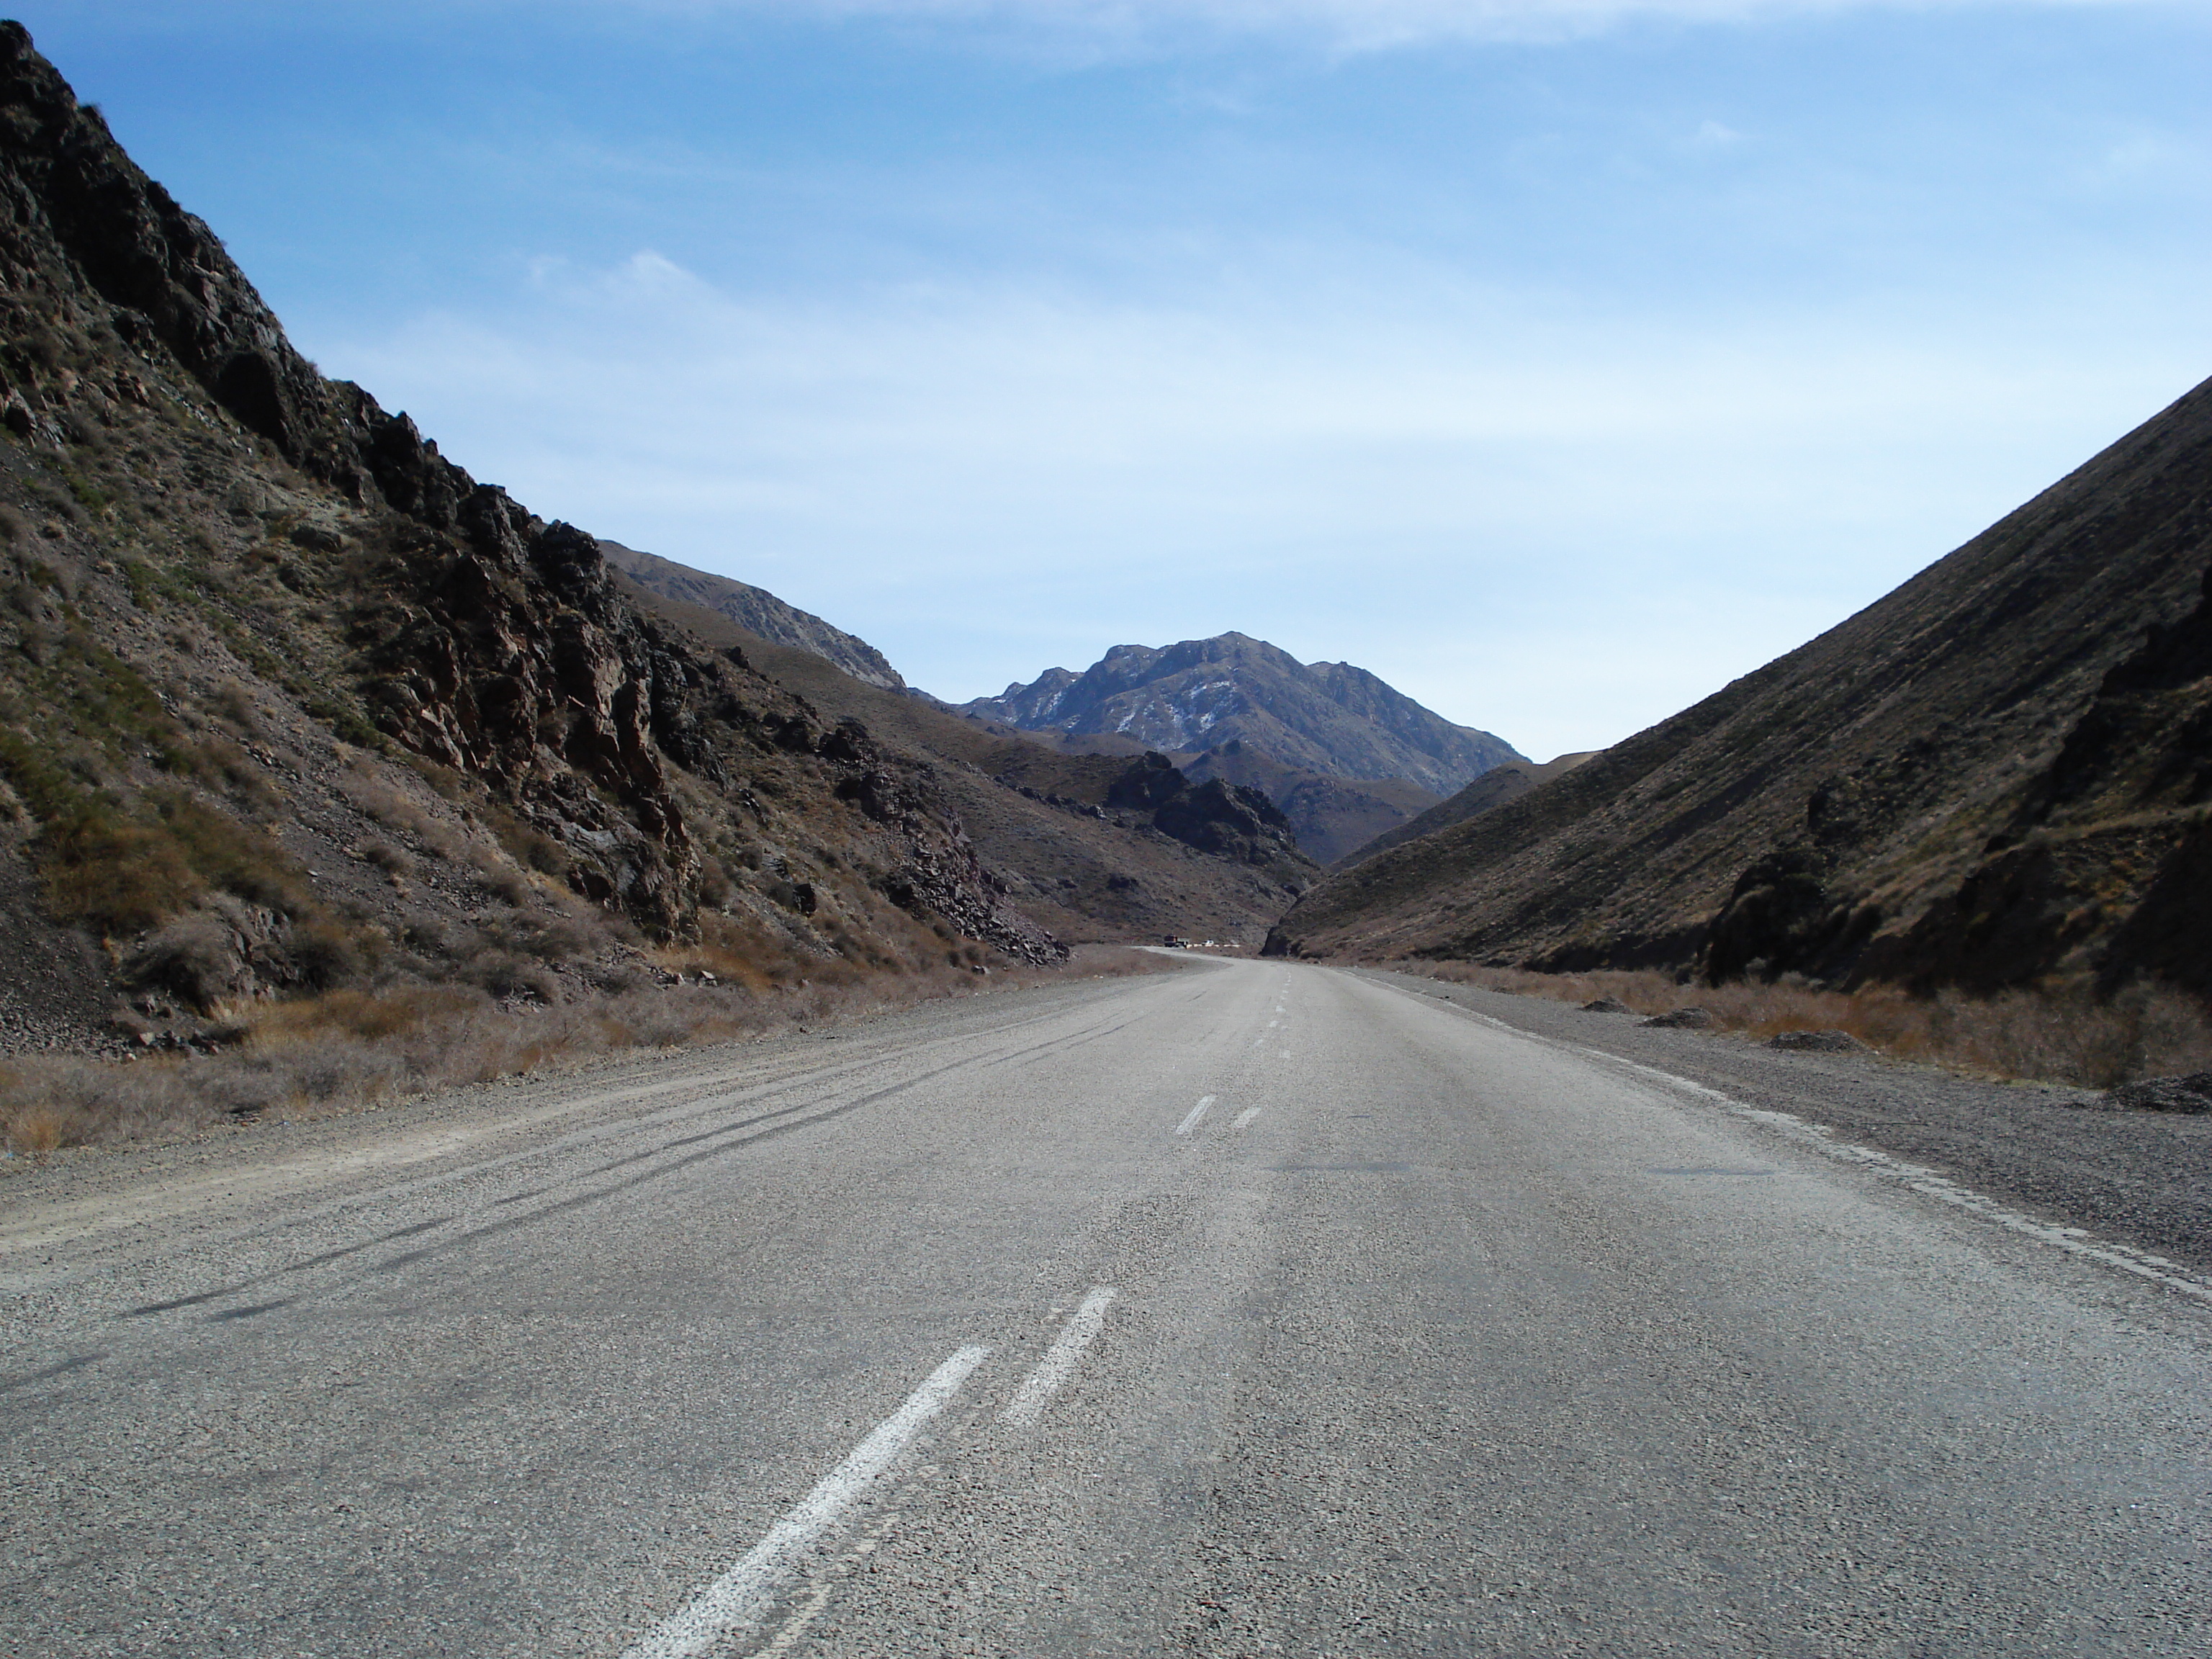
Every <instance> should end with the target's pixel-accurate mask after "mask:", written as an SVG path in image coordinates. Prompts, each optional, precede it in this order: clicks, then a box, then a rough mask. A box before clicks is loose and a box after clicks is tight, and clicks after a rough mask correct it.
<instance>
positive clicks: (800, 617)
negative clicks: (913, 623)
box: [599, 537, 907, 691]
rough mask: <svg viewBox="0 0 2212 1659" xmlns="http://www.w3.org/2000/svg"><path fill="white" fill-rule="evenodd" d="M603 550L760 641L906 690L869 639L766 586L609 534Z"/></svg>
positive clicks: (652, 584) (653, 587)
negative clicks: (667, 556)
mask: <svg viewBox="0 0 2212 1659" xmlns="http://www.w3.org/2000/svg"><path fill="white" fill-rule="evenodd" d="M599 551H600V552H601V553H603V554H605V556H606V561H607V562H608V563H609V564H611V565H612V566H613V567H614V568H616V569H617V570H619V571H621V572H622V574H623V575H625V576H627V577H629V579H630V580H632V581H634V582H635V583H636V584H637V585H638V586H640V587H642V588H644V589H646V590H647V592H653V593H659V594H661V595H664V596H665V597H666V598H668V599H682V600H684V602H685V603H686V604H689V605H698V606H700V607H701V608H702V609H704V610H708V611H717V612H719V613H720V615H722V616H725V617H728V618H729V619H730V620H731V621H732V622H733V623H737V625H738V627H740V628H742V629H744V630H745V631H746V632H747V633H748V634H750V635H753V636H754V637H755V638H757V639H762V640H767V641H772V642H773V643H775V644H777V645H788V646H793V647H796V648H798V649H799V650H801V651H811V652H812V653H814V654H815V655H816V656H817V657H820V658H822V659H823V660H824V661H825V662H830V663H834V664H836V665H837V666H838V667H839V668H841V669H842V670H843V671H845V672H846V673H848V674H850V675H851V676H852V677H853V678H854V679H856V680H860V681H861V682H862V683H863V684H868V685H878V686H882V687H883V688H884V690H890V691H903V690H906V689H907V686H906V682H905V681H904V680H903V679H902V678H900V677H899V672H898V670H896V668H893V667H892V666H891V665H890V663H889V662H888V661H886V660H885V659H884V653H882V652H880V651H878V650H877V649H876V647H873V646H872V645H870V644H869V643H868V642H867V641H866V640H864V639H860V638H859V637H857V636H856V635H851V634H848V633H847V632H846V631H845V630H844V629H842V628H838V627H835V626H833V625H832V624H830V623H826V622H824V621H823V620H822V618H821V617H817V616H815V615H814V614H813V613H811V611H801V610H800V609H799V607H798V606H797V605H787V604H786V603H784V601H783V600H781V599H778V598H776V596H775V594H773V593H771V592H769V591H768V590H767V589H766V588H764V587H755V586H752V585H751V584H750V583H748V582H741V581H738V580H733V579H732V578H731V577H728V576H717V575H714V574H710V573H709V572H707V571H704V570H694V569H692V568H690V566H689V565H682V564H678V563H677V562H675V561H674V560H672V559H663V558H659V557H656V556H654V555H653V554H651V553H641V552H639V551H638V550H636V549H635V548H634V547H624V546H623V544H621V543H620V542H611V541H608V540H607V539H606V538H604V537H602V538H600V539H599Z"/></svg>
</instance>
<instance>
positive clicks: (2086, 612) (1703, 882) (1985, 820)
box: [1276, 382, 2212, 993]
mask: <svg viewBox="0 0 2212 1659" xmlns="http://www.w3.org/2000/svg"><path fill="white" fill-rule="evenodd" d="M2208 580H2212V382H2207V383H2206V384H2205V385H2204V386H2199V387H2197V389H2196V390H2195V391H2193V392H2190V393H2189V394H2187V395H2186V396H2185V397H2184V398H2181V399H2180V400H2179V402H2177V403H2176V404H2173V405H2172V407H2171V408H2169V409H2167V410H2165V411H2164V412H2162V413H2161V414H2160V415H2158V416H2155V417H2154V418H2153V419H2152V420H2150V421H2148V422H2146V423H2145V424H2144V425H2143V426H2142V427H2140V428H2137V429H2136V431H2134V432H2132V433H2130V435H2127V436H2126V437H2125V438H2123V439H2122V440H2121V441H2119V442H2118V443H2116V444H2114V445H2113V446H2112V447H2111V448H2109V449H2107V450H2106V451H2105V452H2104V453H2102V454H2100V455H2099V456H2097V457H2096V458H2095V459H2093V460H2092V461H2090V462H2089V463H2088V464H2087V465H2084V466H2082V467H2081V468H2080V469H2079V470H2078V471H2075V472H2074V473H2073V474H2071V475H2070V476H2069V477H2066V478H2065V479H2063V480H2062V481H2060V482H2059V483H2057V484H2054V485H2053V486H2052V487H2051V489H2047V490H2045V492H2044V493H2043V494H2041V495H2039V496H2037V497H2036V498H2035V499H2034V500H2033V501H2030V502H2028V503H2027V505H2026V506H2024V507H2021V508H2020V509H2019V510H2017V511H2016V512H2015V513H2011V514H2010V515H2009V516H2008V517H2007V518H2005V519H2004V520H2002V521H2001V522H2000V523H1998V524H1996V525H1995V526H1992V527H1991V528H1990V529H1989V530H1987V531H1985V532H1983V533H1982V534H1981V535H1979V536H1978V537H1976V538H1974V539H1973V540H1972V541H1971V542H1969V543H1967V544H1966V545H1965V546H1964V547H1962V548H1960V549H1959V550H1957V551H1956V552H1954V553H1953V554H1951V555H1950V556H1948V557H1947V558H1944V559H1942V560H1941V561H1939V562H1936V564H1934V565H1932V566H1930V567H1929V568H1928V569H1926V570H1924V571H1923V572H1922V573H1921V574H1919V575H1917V576H1916V577H1914V578H1913V579H1912V580H1911V581H1909V582H1906V583H1905V585H1904V586H1901V587H1899V589H1898V590H1897V591H1896V592H1893V593H1891V594H1890V595H1888V596H1887V598H1885V599H1881V600H1880V601H1879V602H1877V603H1876V604H1875V605H1870V606H1869V607H1868V608H1867V609H1866V610H1865V611H1861V612H1860V613H1859V614H1858V615H1857V616H1855V617H1851V618H1850V619H1849V620H1848V621H1846V622H1844V623H1842V624H1841V625H1839V626H1838V627H1837V628H1835V629H1832V630H1830V631H1829V632H1828V633H1826V634H1824V635H1821V636H1820V638H1819V639H1817V640H1814V641H1812V642H1811V643H1809V644H1808V645H1806V646H1803V647H1801V648H1799V649H1798V650H1796V651H1794V652H1792V653H1790V654H1789V655H1788V656H1786V657H1784V658H1782V659H1779V660H1778V661H1776V662H1773V663H1771V664H1769V665H1767V666H1766V667H1765V668H1762V669H1760V670H1759V671H1757V672H1756V673H1753V674H1750V675H1747V676H1746V677H1745V678H1742V679H1741V680H1738V681H1736V682H1735V684H1731V685H1729V687H1727V688H1726V689H1725V690H1722V691H1721V692H1719V693H1717V695H1715V696H1711V697H1709V698H1707V699H1706V700H1705V702H1701V703H1699V704H1698V705H1697V706H1696V707H1695V708H1691V709H1688V710H1686V711H1685V712H1684V713H1682V714H1678V715H1676V716H1674V718H1673V719H1671V720H1667V721H1664V722H1662V724H1661V725H1658V726H1654V727H1652V728H1651V729H1650V730H1649V731H1647V732H1642V733H1639V734H1638V736H1636V737H1634V738H1630V739H1628V740H1627V741H1626V742H1625V743H1621V744H1617V745H1615V746H1614V747H1613V748H1611V749H1608V750H1606V751H1604V752H1603V753H1602V754H1600V755H1598V756H1596V757H1594V758H1593V759H1591V760H1589V762H1587V763H1584V764H1583V765H1582V766H1580V767H1577V769H1574V770H1573V771H1571V772H1569V773H1568V774H1566V775H1565V776H1563V777H1559V778H1557V779H1555V780H1553V781H1551V782H1549V783H1547V784H1545V785H1543V786H1541V787H1539V788H1536V789H1534V790H1533V791H1531V792H1529V793H1527V794H1525V795H1522V797H1521V798H1520V799H1517V800H1514V801H1510V802H1508V803H1506V804H1505V805H1501V806H1498V807H1497V808H1495V809H1494V810H1492V811H1487V812H1485V813H1482V814H1481V815H1480V816H1479V817H1473V818H1470V819H1468V820H1467V821H1466V822H1464V823H1459V824H1456V825H1453V826H1450V827H1448V828H1446V829H1442V830H1441V831H1439V832H1437V833H1436V834H1432V835H1429V836H1424V837H1422V838H1421V839H1419V840H1418V841H1413V842H1407V843H1406V844H1404V845H1401V846H1399V847H1395V848H1390V849H1389V850H1388V851H1385V852H1383V853H1381V854H1378V855H1376V856H1375V857H1373V858H1370V859H1368V860H1364V861H1363V862H1361V863H1359V864H1358V865H1356V866H1353V867H1352V868H1351V869H1349V870H1346V871H1345V872H1341V873H1340V874H1337V875H1335V876H1333V877H1332V878H1330V879H1329V880H1328V881H1327V882H1325V883H1323V884H1322V885H1321V886H1319V887H1318V888H1316V889H1315V890H1313V891H1311V892H1310V893H1309V894H1307V895H1306V896H1304V898H1303V899H1301V901H1300V902H1299V903H1298V904H1297V906H1296V907H1294V908H1292V910H1291V912H1290V913H1289V914H1288V915H1286V916H1285V918H1284V921H1283V922H1282V924H1281V927H1280V931H1279V935H1278V939H1277V941H1276V943H1277V948H1279V949H1285V950H1289V951H1298V952H1301V953H1307V954H1325V953H1328V952H1331V951H1364V952H1377V953H1382V954H1386V955H1419V956H1449V957H1462V958H1471V959H1475V960H1480V961H1493V962H1501V963H1507V962H1510V963H1529V964H1534V965H1537V966H1542V967H1551V968H1585V967H1598V966H1640V965H1657V966H1662V967H1668V968H1674V969H1680V970H1683V971H1695V972H1699V973H1702V974H1704V975H1707V976H1709V977H1711V978H1712V979H1714V980H1717V981H1718V980H1726V979H1730V978H1735V977H1743V976H1750V977H1761V976H1769V975H1780V974H1783V973H1785V972H1795V973H1800V974H1803V975H1809V976H1813V977H1815V978H1818V979H1820V980H1824V981H1830V982H1833V983H1839V984H1846V985H1849V984H1855V983H1859V982H1863V981H1870V980H1879V981H1893V982H1900V983H1904V984H1906V985H1909V986H1914V987H1931V986H1937V985H1959V986H1963V987H1968V988H1972V989H1977V990H1991V989H1996V988H1998V987H2008V986H2019V985H2024V984H2028V983H2031V982H2035V981H2049V980H2054V979H2055V980H2058V981H2075V982H2088V983H2092V984H2093V985H2095V986H2097V987H2100V988H2102V989H2105V990H2111V989H2113V988H2116V987H2118V986H2121V985H2123V984H2124V983H2126V982H2127V981H2130V979H2132V978H2134V977H2136V976H2137V975H2158V976H2160V977H2163V978H2165V979H2167V980H2170V981H2174V982H2176V983H2179V984H2181V985H2183V986H2185V987H2191V988H2192V989H2194V990H2196V991H2197V992H2199V993H2212V952H2208V951H2206V950H2205V949H2204V945H2203V941H2204V940H2205V939H2208V938H2212V876H2208V872H2212V829H2208V819H2212V590H2208Z"/></svg>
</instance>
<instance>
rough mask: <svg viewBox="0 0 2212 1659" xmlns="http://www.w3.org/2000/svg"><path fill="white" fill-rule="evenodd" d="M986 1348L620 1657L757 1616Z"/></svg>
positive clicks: (964, 1356)
mask: <svg viewBox="0 0 2212 1659" xmlns="http://www.w3.org/2000/svg"><path fill="white" fill-rule="evenodd" d="M1094 1294H1095V1292H1094ZM1107 1294H1108V1295H1109V1296H1111V1295H1112V1294H1113V1292H1112V1291H1108V1292H1107ZM1085 1305H1086V1306H1088V1305H1089V1304H1085ZM1071 1323H1073V1322H1071ZM1062 1340H1066V1339H1065V1338H1063V1339H1062ZM990 1352H991V1351H990V1350H989V1349H988V1348H985V1347H966V1348H963V1349H961V1350H960V1351H959V1352H957V1353H956V1354H954V1355H953V1356H952V1358H950V1359H948V1360H946V1361H945V1363H944V1364H942V1365H939V1367H938V1368H937V1369H936V1370H934V1371H932V1372H931V1373H930V1375H929V1380H928V1381H927V1382H926V1383H923V1384H922V1385H921V1387H920V1388H918V1389H915V1391H914V1392H913V1393H912V1394H910V1395H908V1396H907V1399H906V1403H905V1404H904V1405H903V1406H901V1407H899V1408H898V1409H897V1410H896V1411H895V1412H893V1413H891V1414H890V1416H889V1417H887V1418H885V1419H884V1420H883V1421H882V1422H881V1423H878V1425H876V1426H875V1428H874V1429H873V1430H872V1431H871V1432H870V1433H869V1435H868V1437H867V1438H866V1439H865V1440H863V1441H862V1442H860V1444H859V1445H857V1446H855V1447H854V1449H853V1451H852V1454H851V1455H849V1456H848V1457H847V1458H846V1459H845V1461H844V1462H842V1463H840V1464H839V1465H838V1466H837V1467H836V1468H834V1469H832V1470H830V1471H829V1474H826V1475H824V1476H823V1477H822V1480H821V1483H820V1484H819V1485H818V1486H816V1487H815V1488H814V1490H813V1491H812V1492H809V1493H807V1494H806V1496H805V1498H801V1499H800V1500H799V1503H798V1504H796V1505H795V1506H794V1507H793V1508H791V1509H789V1510H786V1511H785V1512H784V1514H783V1516H782V1517H781V1519H779V1520H778V1521H777V1522H776V1523H775V1525H774V1526H772V1527H770V1528H769V1529H768V1534H767V1535H766V1536H765V1537H763V1539H762V1540H761V1541H760V1542H759V1543H757V1544H756V1545H754V1546H753V1547H752V1548H751V1549H750V1550H748V1551H746V1552H745V1553H744V1555H743V1556H741V1557H739V1558H738V1560H737V1561H736V1563H735V1564H733V1565H732V1566H731V1568H730V1570H729V1571H726V1572H725V1573H724V1574H723V1575H722V1576H721V1577H719V1578H717V1579H716V1580H714V1583H711V1584H708V1586H707V1587H706V1588H705V1589H702V1590H701V1591H700V1592H699V1593H698V1595H695V1596H693V1597H692V1598H691V1600H690V1602H689V1603H688V1604H687V1605H685V1606H684V1607H682V1608H681V1609H679V1610H678V1612H676V1613H673V1614H671V1616H670V1617H669V1618H668V1619H666V1620H664V1621H663V1622H662V1623H661V1624H660V1625H659V1626H658V1627H657V1628H656V1629H654V1630H653V1632H652V1633H651V1634H650V1635H648V1636H647V1637H646V1638H645V1639H644V1640H643V1641H641V1642H640V1643H638V1644H636V1645H635V1646H634V1647H632V1648H630V1649H629V1650H627V1651H626V1652H625V1653H624V1654H623V1659H696V1656H698V1655H700V1654H703V1653H705V1652H707V1651H708V1650H709V1649H711V1648H714V1647H715V1646H717V1645H718V1644H720V1642H721V1641H722V1639H723V1638H725V1637H726V1636H728V1635H729V1634H730V1633H731V1632H732V1631H735V1630H738V1628H740V1627H741V1626H745V1625H749V1624H751V1623H752V1622H754V1621H755V1620H757V1619H758V1618H759V1617H760V1616H761V1614H762V1613H764V1612H765V1611H767V1608H768V1605H769V1602H770V1601H772V1600H774V1599H775V1593H776V1591H777V1589H779V1588H780V1587H781V1585H782V1584H783V1583H784V1581H785V1580H786V1579H787V1578H789V1577H791V1576H792V1573H793V1570H794V1568H795V1566H796V1564H797V1560H798V1558H799V1556H800V1555H801V1554H802V1553H805V1550H806V1549H807V1548H808V1547H810V1546H811V1545H812V1544H813V1543H814V1541H816V1540H817V1539H818V1538H820V1537H821V1536H822V1534H823V1533H825V1532H827V1531H829V1528H831V1527H832V1526H834V1525H835V1524H836V1522H837V1518H838V1517H839V1516H842V1514H843V1513H844V1512H845V1511H846V1510H848V1509H849V1508H850V1507H852V1504H853V1501H854V1499H855V1498H859V1497H860V1495H861V1494H862V1493H863V1492H866V1491H867V1489H868V1488H869V1487H870V1486H872V1485H874V1484H875V1481H876V1478H877V1477H878V1475H880V1474H883V1472H884V1470H885V1469H887V1468H890V1466H891V1464H892V1462H894V1461H895V1460H896V1458H897V1456H898V1455H899V1454H900V1453H901V1452H902V1451H904V1450H905V1449H907V1447H908V1446H909V1445H910V1444H912V1443H913V1442H914V1438H915V1436H916V1435H918V1434H920V1433H921V1431H922V1427H923V1425H926V1424H927V1422H928V1421H929V1419H931V1418H933V1417H934V1416H936V1415H937V1414H938V1413H939V1412H941V1411H943V1410H944V1409H945V1402H946V1401H950V1400H951V1398H952V1396H953V1395H956V1394H957V1393H959V1392H960V1385H961V1384H962V1383H965V1382H966V1381H967V1380H968V1376H969V1373H970V1372H971V1371H973V1370H975V1367H976V1366H978V1365H980V1364H982V1363H983V1361H984V1359H985V1358H986V1357H987V1356H988V1355H989V1353H990Z"/></svg>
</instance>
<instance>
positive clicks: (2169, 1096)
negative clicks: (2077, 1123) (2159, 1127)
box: [2097, 1072, 2212, 1116]
mask: <svg viewBox="0 0 2212 1659" xmlns="http://www.w3.org/2000/svg"><path fill="white" fill-rule="evenodd" d="M2097 1104H2098V1105H2100V1106H2102V1107H2104V1108H2106V1109H2108V1110H2112V1111H2124V1112H2185V1113H2187V1114H2189V1115H2191V1116H2196V1115H2201V1114H2203V1113H2205V1112H2212V1072H2191V1073H2190V1074H2189V1075H2188V1076H2186V1077H2147V1078H2145V1079H2142V1081H2141V1082H2140V1083H2124V1084H2122V1085H2120V1086H2119V1087H2118V1088H2117V1089H2113V1090H2111V1091H2107V1092H2106V1094H2105V1095H2104V1096H2103V1097H2101V1098H2100V1100H2099V1101H2098V1102H2097Z"/></svg>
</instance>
